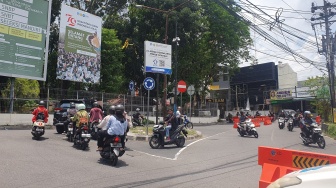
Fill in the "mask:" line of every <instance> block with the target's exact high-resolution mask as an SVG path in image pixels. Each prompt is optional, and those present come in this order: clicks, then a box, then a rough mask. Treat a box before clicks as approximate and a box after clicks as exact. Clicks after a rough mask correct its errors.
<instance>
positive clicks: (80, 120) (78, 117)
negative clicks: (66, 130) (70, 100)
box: [72, 104, 90, 144]
mask: <svg viewBox="0 0 336 188" xmlns="http://www.w3.org/2000/svg"><path fill="white" fill-rule="evenodd" d="M77 109H78V112H76V114H75V115H74V117H73V119H72V121H73V122H75V123H74V125H76V126H73V135H74V137H76V133H77V132H78V131H77V130H78V129H79V128H80V127H81V126H83V125H85V124H86V125H88V123H89V120H90V117H89V114H88V113H87V111H86V110H85V104H78V106H77ZM74 144H75V143H74Z"/></svg>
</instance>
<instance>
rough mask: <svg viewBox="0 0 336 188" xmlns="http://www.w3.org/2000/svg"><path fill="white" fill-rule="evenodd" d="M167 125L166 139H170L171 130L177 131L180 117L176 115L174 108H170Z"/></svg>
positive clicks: (166, 120) (166, 119)
mask: <svg viewBox="0 0 336 188" xmlns="http://www.w3.org/2000/svg"><path fill="white" fill-rule="evenodd" d="M165 125H166V139H167V140H168V141H169V140H170V135H169V131H170V130H172V131H175V129H176V128H177V126H178V119H177V118H176V116H175V115H174V112H173V109H171V108H169V109H168V111H167V116H166V118H165Z"/></svg>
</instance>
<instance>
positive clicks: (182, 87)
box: [177, 80, 187, 93]
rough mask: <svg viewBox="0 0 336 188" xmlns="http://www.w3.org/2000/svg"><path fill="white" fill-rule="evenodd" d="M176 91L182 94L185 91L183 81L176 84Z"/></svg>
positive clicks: (185, 86)
mask: <svg viewBox="0 0 336 188" xmlns="http://www.w3.org/2000/svg"><path fill="white" fill-rule="evenodd" d="M177 90H178V91H179V92H181V93H184V92H186V91H187V84H186V83H185V81H183V80H180V81H179V82H178V83H177Z"/></svg>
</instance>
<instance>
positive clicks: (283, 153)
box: [258, 146, 336, 188]
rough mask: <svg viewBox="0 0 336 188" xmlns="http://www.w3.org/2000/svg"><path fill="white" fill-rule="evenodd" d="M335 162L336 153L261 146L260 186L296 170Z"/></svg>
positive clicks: (265, 185)
mask: <svg viewBox="0 0 336 188" xmlns="http://www.w3.org/2000/svg"><path fill="white" fill-rule="evenodd" d="M334 163H336V155H328V154H322V153H312V152H302V151H297V150H289V149H280V148H271V147H265V146H259V147H258V165H261V166H262V171H261V175H260V179H259V188H265V187H267V186H268V185H269V184H271V183H272V182H274V181H275V180H277V179H279V178H281V177H282V176H284V175H286V174H288V173H290V172H293V171H295V170H299V169H303V168H309V167H314V166H322V165H327V164H334Z"/></svg>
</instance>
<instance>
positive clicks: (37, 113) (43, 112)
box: [32, 101, 49, 123]
mask: <svg viewBox="0 0 336 188" xmlns="http://www.w3.org/2000/svg"><path fill="white" fill-rule="evenodd" d="M44 105H45V103H44V101H40V102H39V105H38V107H37V108H35V109H34V111H33V113H32V114H33V118H32V122H33V123H35V121H36V120H39V119H41V120H43V121H44V123H47V122H48V117H49V113H48V110H47V109H46V108H45V107H44Z"/></svg>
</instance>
